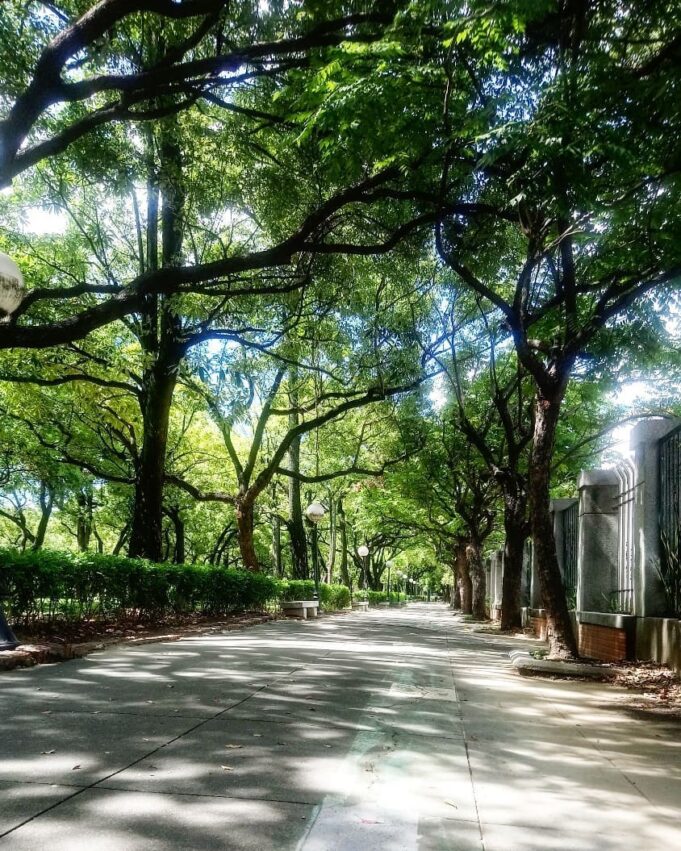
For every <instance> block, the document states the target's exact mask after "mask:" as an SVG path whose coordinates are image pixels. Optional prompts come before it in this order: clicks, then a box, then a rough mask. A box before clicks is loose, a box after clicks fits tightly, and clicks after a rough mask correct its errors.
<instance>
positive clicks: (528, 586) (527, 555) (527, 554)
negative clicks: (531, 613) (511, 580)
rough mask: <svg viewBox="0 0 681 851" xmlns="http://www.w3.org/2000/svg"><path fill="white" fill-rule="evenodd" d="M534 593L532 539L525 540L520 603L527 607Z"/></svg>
mask: <svg viewBox="0 0 681 851" xmlns="http://www.w3.org/2000/svg"><path fill="white" fill-rule="evenodd" d="M531 593H532V541H531V540H529V539H528V540H527V541H526V542H525V549H524V551H523V572H522V574H521V578H520V605H521V606H522V607H523V608H526V607H527V606H529V605H530V604H531Z"/></svg>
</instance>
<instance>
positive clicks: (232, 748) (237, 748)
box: [225, 745, 243, 750]
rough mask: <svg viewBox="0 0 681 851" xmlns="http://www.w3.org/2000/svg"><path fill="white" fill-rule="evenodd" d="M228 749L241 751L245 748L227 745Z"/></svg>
mask: <svg viewBox="0 0 681 851" xmlns="http://www.w3.org/2000/svg"><path fill="white" fill-rule="evenodd" d="M225 747H226V748H230V750H240V749H241V748H243V745H225Z"/></svg>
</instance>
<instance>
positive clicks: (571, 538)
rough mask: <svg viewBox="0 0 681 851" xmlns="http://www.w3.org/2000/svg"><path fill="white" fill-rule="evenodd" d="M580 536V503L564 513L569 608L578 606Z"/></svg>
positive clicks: (564, 551)
mask: <svg viewBox="0 0 681 851" xmlns="http://www.w3.org/2000/svg"><path fill="white" fill-rule="evenodd" d="M578 535H579V503H578V502H577V501H575V504H574V505H571V506H570V507H569V508H566V509H565V511H563V584H564V585H565V595H566V597H567V600H568V606H569V607H570V608H571V609H574V608H575V607H576V605H577V546H578Z"/></svg>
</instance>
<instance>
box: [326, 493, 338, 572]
mask: <svg viewBox="0 0 681 851" xmlns="http://www.w3.org/2000/svg"><path fill="white" fill-rule="evenodd" d="M337 530H338V517H337V514H336V504H335V501H334V499H333V498H331V499H330V500H329V555H328V557H327V559H326V581H327V583H328V584H329V585H330V584H331V583H332V581H333V568H334V566H335V564H336V535H337Z"/></svg>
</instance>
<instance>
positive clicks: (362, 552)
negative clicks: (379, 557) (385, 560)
mask: <svg viewBox="0 0 681 851" xmlns="http://www.w3.org/2000/svg"><path fill="white" fill-rule="evenodd" d="M357 555H358V556H359V557H360V558H361V559H362V568H363V571H362V572H363V574H364V575H363V577H362V587H363V588H364V590H365V591H366V590H367V558H368V557H369V547H367V546H366V545H365V544H362V546H361V547H357Z"/></svg>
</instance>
